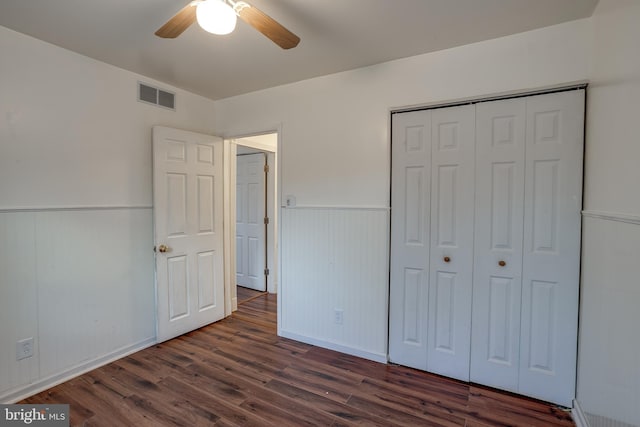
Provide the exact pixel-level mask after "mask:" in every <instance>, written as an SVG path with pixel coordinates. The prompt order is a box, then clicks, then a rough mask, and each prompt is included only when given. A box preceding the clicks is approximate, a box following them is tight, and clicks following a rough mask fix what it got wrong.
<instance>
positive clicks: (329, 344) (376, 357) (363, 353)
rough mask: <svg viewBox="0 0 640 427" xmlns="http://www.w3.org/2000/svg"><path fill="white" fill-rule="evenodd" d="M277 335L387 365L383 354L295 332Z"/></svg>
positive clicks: (283, 331)
mask: <svg viewBox="0 0 640 427" xmlns="http://www.w3.org/2000/svg"><path fill="white" fill-rule="evenodd" d="M279 335H280V336H281V337H283V338H288V339H290V340H294V341H300V342H303V343H305V344H311V345H315V346H316V347H322V348H326V349H329V350H333V351H337V352H340V353H344V354H349V355H351V356H356V357H361V358H363V359H367V360H371V361H374V362H378V363H382V364H385V365H386V364H387V355H386V354H384V353H376V352H372V351H368V350H362V349H359V348H355V347H350V346H346V345H342V344H338V343H335V342H333V341H327V340H322V339H316V338H312V337H308V336H305V335H300V334H296V333H295V332H289V331H286V330H282V329H281V330H280V333H279Z"/></svg>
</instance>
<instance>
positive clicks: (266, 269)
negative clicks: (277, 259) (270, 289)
mask: <svg viewBox="0 0 640 427" xmlns="http://www.w3.org/2000/svg"><path fill="white" fill-rule="evenodd" d="M264 275H265V276H268V275H269V269H268V268H265V269H264Z"/></svg>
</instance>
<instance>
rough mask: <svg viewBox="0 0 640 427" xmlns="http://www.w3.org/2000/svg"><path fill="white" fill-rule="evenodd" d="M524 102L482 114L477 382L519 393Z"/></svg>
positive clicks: (490, 107) (489, 107) (491, 105)
mask: <svg viewBox="0 0 640 427" xmlns="http://www.w3.org/2000/svg"><path fill="white" fill-rule="evenodd" d="M525 104H526V101H525V99H524V98H518V99H510V100H500V101H492V102H484V103H480V104H478V105H477V109H476V218H475V249H474V273H473V327H472V339H471V372H470V378H471V381H473V382H476V383H480V384H486V385H489V386H492V387H498V388H501V389H504V390H509V391H514V392H516V391H518V372H519V369H520V307H521V304H520V298H521V290H522V233H523V219H524V211H523V209H524V156H525V120H526V117H525Z"/></svg>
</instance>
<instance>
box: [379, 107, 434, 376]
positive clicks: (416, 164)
mask: <svg viewBox="0 0 640 427" xmlns="http://www.w3.org/2000/svg"><path fill="white" fill-rule="evenodd" d="M392 120H393V135H392V138H393V144H392V150H393V153H392V168H391V169H392V177H391V180H392V188H393V191H392V195H391V206H392V214H391V247H392V248H393V250H392V251H391V283H390V287H391V288H390V289H391V290H390V295H389V359H390V360H391V361H392V362H394V363H400V364H403V365H406V366H411V367H414V368H418V369H423V370H424V369H426V368H427V309H428V296H429V295H428V291H429V287H428V286H429V273H428V271H429V245H430V241H429V223H430V222H429V216H430V205H429V200H430V194H431V177H430V165H431V112H430V111H417V112H411V113H403V114H394V115H393V118H392Z"/></svg>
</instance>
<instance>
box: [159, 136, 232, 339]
mask: <svg viewBox="0 0 640 427" xmlns="http://www.w3.org/2000/svg"><path fill="white" fill-rule="evenodd" d="M153 187H154V188H153V200H154V237H155V244H156V247H157V248H160V246H161V245H164V246H166V247H167V250H166V251H165V252H158V253H156V286H157V303H158V315H157V337H158V341H164V340H167V339H170V338H173V337H175V336H177V335H180V334H183V333H185V332H188V331H191V330H193V329H197V328H199V327H201V326H204V325H206V324H209V323H211V322H214V321H217V320H220V319H222V318H223V317H224V299H223V293H224V283H223V274H222V273H223V271H222V270H223V263H222V262H223V253H222V243H223V241H222V239H223V236H222V140H220V139H219V138H216V137H212V136H207V135H200V134H196V133H192V132H186V131H181V130H177V129H170V128H164V127H154V128H153Z"/></svg>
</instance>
